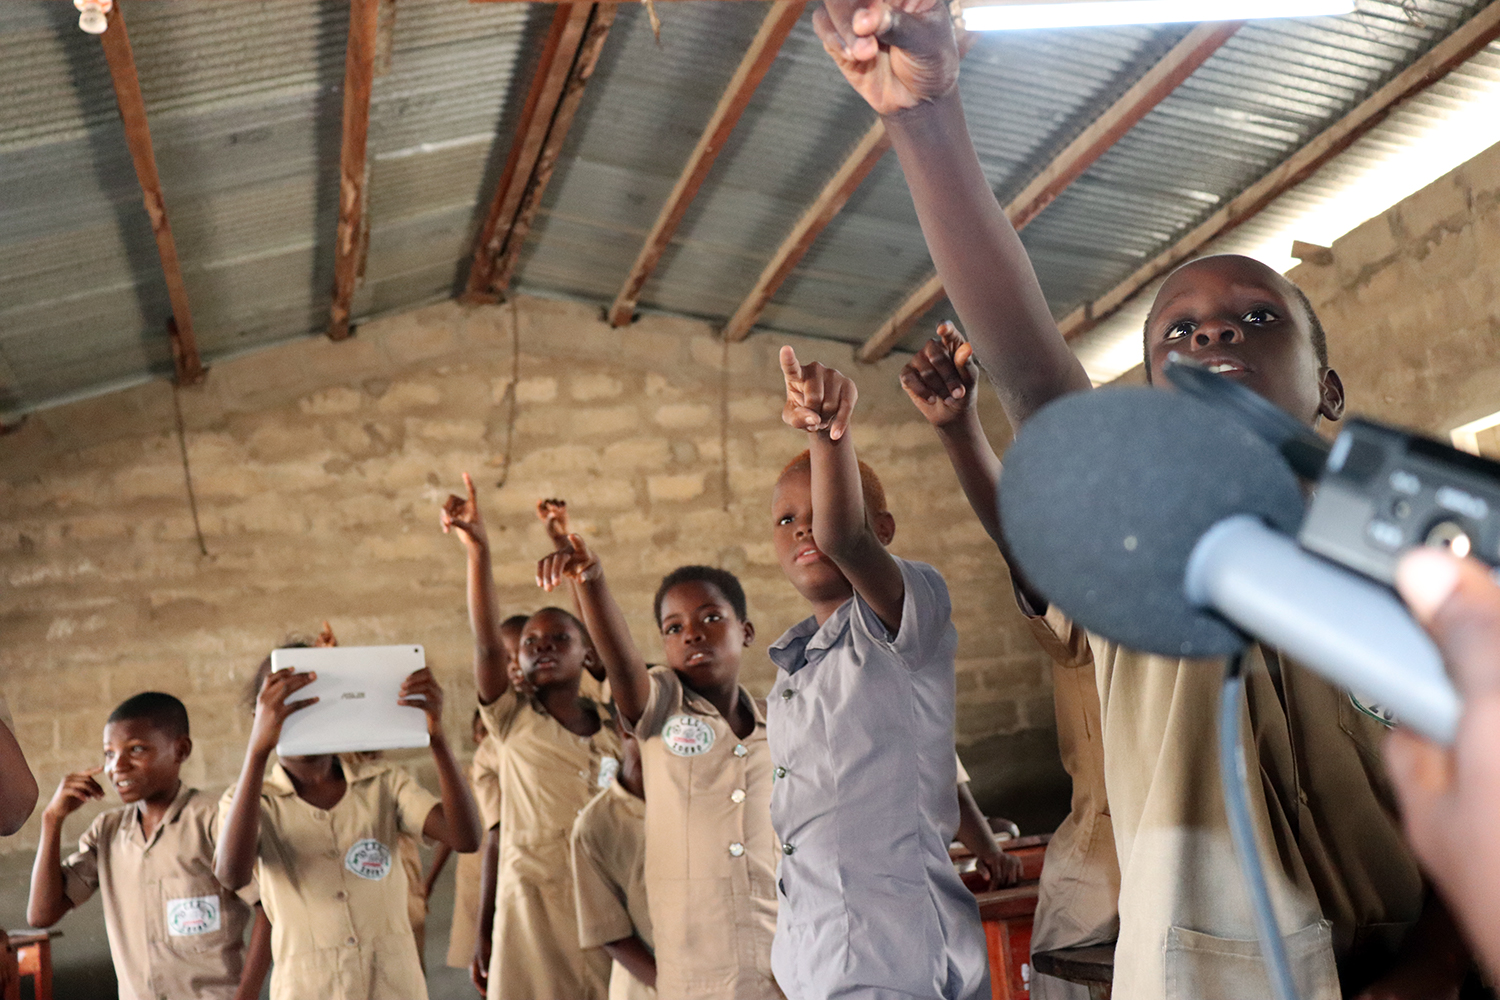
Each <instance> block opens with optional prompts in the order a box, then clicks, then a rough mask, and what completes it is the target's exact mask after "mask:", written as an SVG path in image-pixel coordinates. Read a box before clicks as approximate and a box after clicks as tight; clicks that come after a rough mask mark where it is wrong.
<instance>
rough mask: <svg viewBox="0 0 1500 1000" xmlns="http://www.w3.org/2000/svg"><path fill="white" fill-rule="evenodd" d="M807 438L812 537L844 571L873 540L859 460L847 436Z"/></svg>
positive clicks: (823, 433)
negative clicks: (845, 566) (810, 484)
mask: <svg viewBox="0 0 1500 1000" xmlns="http://www.w3.org/2000/svg"><path fill="white" fill-rule="evenodd" d="M808 437H809V438H810V441H809V444H808V447H809V449H810V455H811V460H812V461H811V465H812V505H813V525H814V528H813V532H814V536H815V537H816V538H817V542H818V548H819V549H820V550H821V551H822V552H823V554H824V555H826V556H828V558H830V559H832V560H833V561H834V562H835V563H838V564H839V566H840V568H844V563H845V561H847V560H849V559H851V558H855V557H857V555H858V554H859V553H860V552H861V550H862V549H863V548H864V547H865V545H866V543H867V542H868V541H870V540H874V537H875V534H874V529H873V528H872V527H871V525H870V519H869V515H868V512H867V511H866V510H865V495H864V490H863V489H862V488H861V486H860V480H859V456H858V455H857V454H856V453H855V451H854V441H853V439H852V438H851V437H850V436H849V435H848V434H845V435H844V436H843V437H842V438H840V439H839V440H837V441H834V440H833V439H832V438H831V437H830V436H829V434H828V432H827V431H826V430H824V431H817V432H815V433H812V434H809V435H808ZM876 544H877V545H878V544H879V542H878V541H876ZM845 572H848V570H847V569H846V570H845Z"/></svg>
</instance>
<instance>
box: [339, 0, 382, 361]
mask: <svg viewBox="0 0 1500 1000" xmlns="http://www.w3.org/2000/svg"><path fill="white" fill-rule="evenodd" d="M379 29H380V3H379V0H351V2H350V4H349V43H348V47H347V48H346V49H345V51H344V138H343V142H342V144H341V146H340V147H339V224H338V236H337V238H336V240H335V241H334V248H333V252H334V258H333V305H332V307H331V308H330V309H329V323H328V337H329V339H330V340H343V339H345V338H346V337H348V336H349V332H350V330H349V310H350V306H351V303H352V302H353V301H354V289H355V286H357V285H358V284H359V279H360V272H361V271H363V270H364V268H363V267H362V263H363V260H364V251H365V243H366V241H367V240H368V239H369V225H368V222H367V220H366V219H365V208H366V205H367V203H368V201H369V181H370V167H369V159H368V155H367V154H368V145H369V138H370V88H371V86H372V84H373V83H374V81H375V53H376V50H377V49H378V48H379Z"/></svg>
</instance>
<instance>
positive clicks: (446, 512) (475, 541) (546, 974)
mask: <svg viewBox="0 0 1500 1000" xmlns="http://www.w3.org/2000/svg"><path fill="white" fill-rule="evenodd" d="M464 485H465V487H466V488H467V492H468V498H467V500H465V499H463V498H460V497H450V498H449V499H448V502H447V503H446V504H445V505H444V508H443V512H442V525H443V530H444V531H445V532H448V531H452V530H455V529H456V530H457V531H458V535H459V537H460V539H462V541H463V543H464V548H465V549H466V550H467V552H468V596H469V621H470V625H471V626H472V627H473V630H474V643H475V650H474V680H475V685H476V688H477V690H478V694H479V701H480V713H481V715H482V717H483V719H484V724H485V728H487V729H488V730H489V732H490V735H491V736H493V737H494V739H495V741H496V743H497V744H498V745H499V748H500V861H499V872H498V885H499V888H498V893H497V897H496V900H495V911H494V930H493V945H492V950H491V960H490V971H489V980H488V992H487V996H488V997H489V1000H605V998H606V996H607V994H608V991H609V968H610V961H609V956H608V955H606V954H605V953H604V951H603V950H602V949H598V948H592V949H589V950H587V951H585V950H584V949H583V948H581V947H580V946H579V943H578V917H577V911H576V908H575V904H574V898H573V879H572V874H571V869H570V866H569V851H568V838H569V834H570V832H571V831H572V828H573V822H574V820H575V819H576V818H577V815H578V811H579V810H580V809H582V808H583V807H584V806H585V805H587V804H588V802H589V800H590V799H592V798H593V797H594V794H595V793H596V792H598V791H599V789H600V788H602V787H605V786H607V785H608V784H609V782H610V781H611V780H612V779H613V777H614V767H613V766H610V765H612V764H613V765H617V762H618V749H617V742H616V739H615V736H614V734H613V733H612V732H611V730H610V727H609V725H608V724H607V722H606V721H605V718H604V716H603V713H602V712H601V711H600V707H599V705H598V704H597V703H596V702H594V701H593V699H590V698H585V697H583V696H582V695H580V694H579V684H580V681H581V678H582V676H583V673H584V671H585V670H586V669H587V667H588V666H589V665H590V664H591V663H592V662H593V661H594V658H595V657H594V651H593V649H592V648H591V646H590V645H589V639H588V635H587V634H586V633H585V632H584V629H583V626H582V625H581V624H579V623H578V621H577V619H575V618H574V617H573V616H572V615H571V614H569V613H568V612H566V611H563V610H561V609H558V608H547V609H544V610H542V611H539V612H537V613H536V614H535V615H532V616H531V618H530V619H529V620H528V621H527V623H526V628H525V629H524V631H523V632H522V635H521V650H520V661H521V669H522V672H523V673H524V675H525V678H526V680H527V681H528V682H529V683H530V685H531V687H532V690H533V693H531V694H529V695H523V694H521V693H520V692H519V691H517V690H516V688H515V687H514V686H513V685H512V683H511V680H510V677H509V672H508V670H507V665H508V662H509V656H508V655H507V653H506V650H505V647H504V642H503V640H502V639H501V636H500V628H499V625H500V618H499V612H498V610H497V608H496V602H495V594H494V580H493V578H492V575H491V571H490V553H489V542H488V537H487V535H486V533H485V529H484V523H483V521H482V520H481V518H480V513H479V503H478V500H477V499H476V497H475V493H474V483H473V480H472V479H470V478H469V476H468V475H465V476H464ZM606 759H608V763H606Z"/></svg>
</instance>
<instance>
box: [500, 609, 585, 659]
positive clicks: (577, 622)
mask: <svg viewBox="0 0 1500 1000" xmlns="http://www.w3.org/2000/svg"><path fill="white" fill-rule="evenodd" d="M545 614H554V615H562V616H563V617H564V618H566V619H567V620H568V621H570V622H572V623H573V626H574V627H575V628H577V629H578V634H579V635H581V636H582V637H583V641H584V643H585V644H586V645H587V646H588V647H589V648H590V649H593V648H594V640H593V639H591V638H589V630H588V627H587V626H585V625H584V624H583V622H582V621H581V620H579V618H578V616H577V615H575V614H574V613H573V612H571V611H568V610H565V609H563V608H557V607H550V608H537V609H536V610H535V611H533V612H532V613H531V614H530V615H528V616H527V617H526V621H528V622H530V621H531V619H533V618H535V617H536V616H537V615H545ZM516 617H520V616H519V615H517V616H516Z"/></svg>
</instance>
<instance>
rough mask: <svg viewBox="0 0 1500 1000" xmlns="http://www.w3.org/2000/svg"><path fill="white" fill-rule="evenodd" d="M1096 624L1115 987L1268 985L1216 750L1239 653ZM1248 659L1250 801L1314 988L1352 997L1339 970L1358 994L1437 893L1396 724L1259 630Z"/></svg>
mask: <svg viewBox="0 0 1500 1000" xmlns="http://www.w3.org/2000/svg"><path fill="white" fill-rule="evenodd" d="M1056 624H1057V634H1058V635H1059V638H1061V639H1062V640H1063V641H1065V642H1076V641H1077V639H1076V626H1072V625H1071V624H1069V623H1067V622H1066V621H1065V620H1061V619H1058V620H1056ZM1088 641H1089V645H1090V647H1091V648H1092V651H1093V656H1094V662H1095V664H1096V673H1097V681H1098V691H1099V704H1100V709H1101V718H1102V723H1103V736H1104V765H1105V770H1104V776H1105V787H1106V789H1107V791H1108V795H1109V805H1110V813H1111V815H1112V818H1113V824H1114V831H1115V845H1116V849H1117V852H1118V856H1119V859H1120V874H1121V882H1120V938H1119V945H1118V947H1117V949H1116V952H1115V985H1114V996H1115V997H1116V998H1117V1000H1151V998H1156V997H1168V998H1172V1000H1177V998H1184V1000H1185V998H1194V1000H1196V998H1200V997H1208V996H1211V997H1214V998H1215V1000H1241V998H1244V1000H1250V998H1255V1000H1259V998H1263V997H1266V996H1269V995H1270V993H1271V990H1270V986H1269V983H1268V981H1267V978H1266V974H1265V970H1264V966H1263V964H1262V961H1261V957H1260V948H1259V945H1258V944H1257V942H1256V934H1255V925H1254V922H1253V916H1252V912H1251V908H1250V902H1249V895H1248V893H1247V891H1246V889H1245V886H1244V881H1243V879H1242V878H1241V875H1240V870H1239V867H1238V862H1237V860H1236V856H1235V853H1234V847H1233V845H1232V843H1231V841H1230V836H1229V830H1228V825H1227V819H1226V817H1225V813H1224V806H1223V798H1222V794H1223V793H1222V784H1221V780H1220V774H1219V764H1218V757H1217V754H1216V753H1215V751H1214V747H1215V740H1216V727H1217V719H1216V713H1215V709H1216V706H1217V704H1218V698H1219V690H1220V686H1221V683H1222V679H1223V672H1224V670H1223V662H1222V661H1219V660H1207V661H1205V660H1177V659H1171V658H1169V657H1163V656H1153V655H1149V654H1146V653H1141V652H1138V651H1134V650H1128V649H1122V648H1121V647H1120V646H1119V645H1117V644H1115V643H1113V642H1110V641H1108V640H1105V639H1102V638H1100V637H1098V636H1093V635H1090V636H1089V637H1088ZM1245 675H1246V677H1245V679H1246V694H1247V703H1248V706H1247V707H1246V708H1245V709H1244V710H1243V712H1242V716H1243V718H1244V720H1245V723H1244V733H1245V736H1244V740H1243V747H1244V754H1245V760H1246V764H1247V767H1248V770H1249V773H1250V774H1251V775H1252V776H1256V777H1258V781H1256V782H1254V787H1252V789H1251V802H1250V805H1251V810H1252V815H1253V818H1254V821H1255V826H1256V838H1257V840H1258V841H1259V845H1260V851H1261V855H1262V858H1263V859H1264V861H1265V864H1266V878H1267V882H1268V885H1269V889H1270V893H1271V899H1272V903H1273V905H1274V906H1275V909H1276V917H1277V921H1278V924H1279V926H1280V928H1281V932H1282V934H1283V935H1284V937H1285V939H1286V945H1287V951H1288V956H1289V958H1290V960H1291V964H1292V972H1293V975H1294V977H1295V979H1296V981H1297V985H1298V988H1299V991H1300V993H1301V995H1302V996H1303V997H1304V998H1305V1000H1338V998H1339V997H1340V995H1341V990H1340V971H1341V970H1342V971H1343V973H1344V982H1343V988H1344V992H1346V993H1347V992H1351V991H1354V990H1357V989H1358V988H1360V987H1362V986H1363V985H1364V984H1366V983H1367V982H1368V981H1369V980H1370V979H1372V978H1374V977H1376V976H1378V975H1379V974H1380V973H1382V972H1384V971H1385V969H1386V968H1388V967H1389V964H1390V963H1391V961H1392V959H1393V957H1394V955H1395V952H1396V949H1397V948H1398V947H1399V946H1400V943H1401V940H1402V938H1403V937H1404V935H1405V932H1406V931H1407V930H1408V929H1409V928H1410V926H1411V924H1412V922H1413V921H1415V920H1416V918H1417V917H1418V915H1419V914H1420V912H1421V910H1422V906H1423V899H1424V887H1423V882H1422V877H1421V875H1420V873H1419V872H1418V870H1417V866H1416V863H1415V861H1414V860H1413V858H1412V856H1411V853H1410V852H1409V851H1408V849H1407V848H1406V845H1405V843H1404V842H1403V840H1402V837H1401V832H1400V828H1399V824H1398V822H1397V820H1396V817H1395V814H1394V810H1393V808H1392V802H1391V799H1390V797H1389V794H1388V789H1387V788H1386V784H1385V777H1384V773H1383V770H1382V766H1381V760H1380V742H1381V740H1382V738H1383V736H1384V730H1385V727H1384V726H1383V724H1382V723H1380V722H1378V721H1377V720H1376V719H1374V718H1373V717H1372V716H1370V715H1368V714H1365V713H1363V712H1361V711H1360V710H1359V708H1358V707H1357V706H1356V705H1355V703H1354V701H1353V700H1352V699H1351V698H1350V696H1349V695H1348V694H1347V693H1345V692H1343V691H1340V690H1338V689H1336V688H1334V687H1333V686H1332V685H1330V684H1328V683H1327V682H1325V681H1323V680H1322V679H1321V678H1319V677H1317V676H1316V675H1314V674H1313V673H1311V672H1310V671H1308V670H1306V669H1304V668H1302V667H1300V666H1298V665H1296V664H1294V663H1292V662H1291V661H1287V660H1283V659H1282V658H1281V657H1280V656H1279V655H1278V654H1277V653H1276V652H1275V651H1274V650H1267V649H1265V648H1264V647H1260V646H1256V647H1253V648H1252V649H1251V650H1250V651H1249V652H1248V653H1247V655H1246V658H1245Z"/></svg>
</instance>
